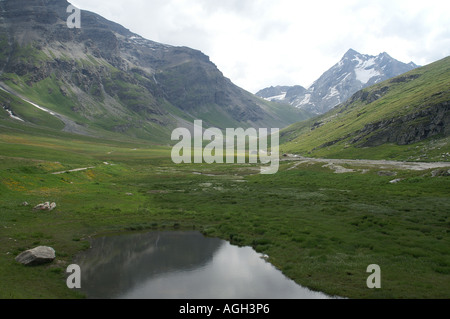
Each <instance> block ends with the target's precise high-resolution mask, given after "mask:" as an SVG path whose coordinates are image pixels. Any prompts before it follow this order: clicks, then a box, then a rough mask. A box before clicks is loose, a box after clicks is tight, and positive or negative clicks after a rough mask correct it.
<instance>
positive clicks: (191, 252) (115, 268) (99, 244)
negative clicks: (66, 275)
mask: <svg viewBox="0 0 450 319" xmlns="http://www.w3.org/2000/svg"><path fill="white" fill-rule="evenodd" d="M91 245H92V248H91V249H90V250H88V251H86V252H85V253H83V254H82V255H80V256H78V258H77V260H76V263H77V264H78V265H80V267H81V273H82V278H81V281H82V290H85V291H89V295H88V297H89V298H114V297H115V296H117V295H118V294H119V293H122V292H124V291H128V290H129V289H131V288H133V287H136V286H137V285H139V284H141V283H143V282H144V281H147V280H149V279H151V278H153V277H156V276H159V275H161V274H165V273H170V272H173V271H187V270H191V269H196V268H201V267H202V266H204V265H206V264H207V263H208V262H209V261H210V260H211V259H212V258H213V256H214V254H215V253H216V252H217V251H218V250H219V248H220V247H221V246H222V245H223V242H222V241H221V240H219V239H215V238H205V237H204V236H203V235H201V234H200V233H197V232H153V233H146V234H132V235H123V236H113V237H103V238H98V239H95V240H93V241H92V244H91Z"/></svg>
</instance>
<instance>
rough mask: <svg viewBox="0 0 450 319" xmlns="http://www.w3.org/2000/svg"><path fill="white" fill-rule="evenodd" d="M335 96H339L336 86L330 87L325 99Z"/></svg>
mask: <svg viewBox="0 0 450 319" xmlns="http://www.w3.org/2000/svg"><path fill="white" fill-rule="evenodd" d="M335 96H339V91H338V90H337V89H336V87H335V86H334V87H332V88H331V89H330V93H329V94H328V95H327V96H326V99H331V98H333V97H335Z"/></svg>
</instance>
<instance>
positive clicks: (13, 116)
mask: <svg viewBox="0 0 450 319" xmlns="http://www.w3.org/2000/svg"><path fill="white" fill-rule="evenodd" d="M3 108H4V110H5V111H6V112H8V114H9V117H10V118H12V119H13V120H17V121H21V122H25V121H24V120H22V119H21V118H20V117H18V116H15V115H14V113H13V112H12V111H11V110H8V109H7V108H5V107H3Z"/></svg>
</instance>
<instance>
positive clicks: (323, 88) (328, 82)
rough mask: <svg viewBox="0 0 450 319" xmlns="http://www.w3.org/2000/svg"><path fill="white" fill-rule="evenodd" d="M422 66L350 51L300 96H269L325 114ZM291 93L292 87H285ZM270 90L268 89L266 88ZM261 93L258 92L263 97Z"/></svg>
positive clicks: (383, 56)
mask: <svg viewBox="0 0 450 319" xmlns="http://www.w3.org/2000/svg"><path fill="white" fill-rule="evenodd" d="M417 67H418V66H417V65H416V64H414V63H413V62H411V63H409V64H405V63H402V62H399V61H397V60H395V59H394V58H392V57H391V56H390V55H389V54H387V53H386V52H383V53H380V54H379V55H378V56H372V55H368V54H361V53H359V52H357V51H355V50H353V49H350V50H348V51H347V52H346V53H345V54H344V56H343V57H342V59H341V60H340V61H339V62H338V63H337V64H335V65H334V66H333V67H332V68H331V69H329V70H328V71H327V72H325V73H324V74H323V75H322V76H321V77H320V78H319V79H318V80H316V81H315V82H314V83H313V84H312V85H311V87H310V88H308V89H307V90H304V91H301V92H298V93H300V94H297V95H296V96H292V95H291V96H290V97H289V99H286V98H284V99H283V96H282V94H277V95H275V94H274V95H273V96H271V97H269V96H265V98H268V99H269V100H276V101H282V102H285V103H289V104H291V105H293V106H294V107H297V108H301V109H305V110H308V111H311V112H313V113H316V114H322V113H325V112H327V111H329V110H330V109H332V108H333V107H335V106H337V105H339V104H341V103H343V102H345V101H346V100H347V99H348V98H350V97H351V96H352V95H353V94H354V93H356V92H358V91H359V90H361V89H363V88H365V87H368V86H371V85H374V84H376V83H379V82H381V81H385V80H387V79H390V78H393V77H395V76H397V75H400V74H403V73H405V72H408V71H410V70H412V69H415V68H417ZM283 89H284V91H286V92H287V91H289V87H287V88H286V87H283ZM266 90H267V89H266ZM261 92H264V90H262V91H260V92H258V93H257V95H258V96H260V97H262V96H261V94H262V93H261Z"/></svg>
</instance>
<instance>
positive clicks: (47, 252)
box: [16, 246, 56, 266]
mask: <svg viewBox="0 0 450 319" xmlns="http://www.w3.org/2000/svg"><path fill="white" fill-rule="evenodd" d="M55 258H56V256H55V250H54V249H53V248H51V247H45V246H39V247H36V248H33V249H30V250H27V251H24V252H23V253H21V254H20V255H19V256H17V257H16V261H17V262H19V263H21V264H24V265H26V266H35V265H42V264H46V263H51V262H52V261H53V260H54V259H55Z"/></svg>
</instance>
